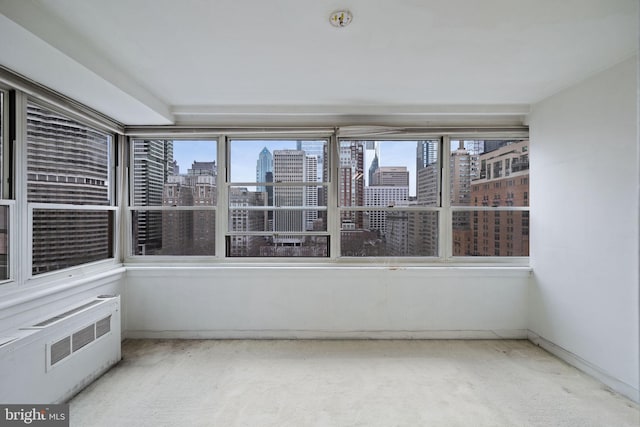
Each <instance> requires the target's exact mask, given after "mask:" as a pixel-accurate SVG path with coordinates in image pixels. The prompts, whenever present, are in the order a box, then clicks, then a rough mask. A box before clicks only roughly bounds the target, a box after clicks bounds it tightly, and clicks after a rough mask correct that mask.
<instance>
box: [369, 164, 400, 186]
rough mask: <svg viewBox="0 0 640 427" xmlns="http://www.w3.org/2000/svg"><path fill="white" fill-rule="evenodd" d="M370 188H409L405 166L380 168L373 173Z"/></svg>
mask: <svg viewBox="0 0 640 427" xmlns="http://www.w3.org/2000/svg"><path fill="white" fill-rule="evenodd" d="M369 185H370V186H372V187H375V186H388V187H409V171H408V170H407V167H406V166H381V167H378V168H377V169H376V171H375V172H374V173H373V179H372V180H371V182H370V183H369Z"/></svg>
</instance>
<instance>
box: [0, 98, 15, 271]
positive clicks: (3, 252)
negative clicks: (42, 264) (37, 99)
mask: <svg viewBox="0 0 640 427" xmlns="http://www.w3.org/2000/svg"><path fill="white" fill-rule="evenodd" d="M8 100H9V93H8V92H7V91H5V90H0V281H4V280H8V279H9V278H10V274H11V271H10V268H9V261H10V260H9V253H10V247H9V242H10V240H9V232H10V229H9V228H10V227H9V223H10V222H9V220H10V216H11V215H12V211H13V206H14V204H13V201H12V200H8V197H9V191H8V185H9V179H8V178H9V177H8V174H7V172H8V169H9V168H8V164H9V162H8V160H9V156H8V155H7V154H8V152H9V150H8V148H9V147H8V144H7V141H8V136H9V126H8V124H9V109H8V108H7V107H8Z"/></svg>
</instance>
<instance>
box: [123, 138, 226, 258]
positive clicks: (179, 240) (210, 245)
mask: <svg viewBox="0 0 640 427" xmlns="http://www.w3.org/2000/svg"><path fill="white" fill-rule="evenodd" d="M216 147H217V141H216V140H174V139H134V140H133V141H132V148H133V191H132V201H131V202H132V204H133V205H134V206H136V207H143V206H148V207H155V208H158V210H150V209H141V208H136V209H135V210H134V211H133V212H132V246H133V248H132V249H133V253H134V254H135V255H215V223H216V212H215V207H216V204H217V198H218V191H217V176H218V165H217V158H216V156H217V148H216ZM205 207H206V208H208V209H202V208H205ZM174 208H175V209H174ZM198 208H199V209H198Z"/></svg>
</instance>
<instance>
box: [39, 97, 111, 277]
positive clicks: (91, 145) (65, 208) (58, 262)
mask: <svg viewBox="0 0 640 427" xmlns="http://www.w3.org/2000/svg"><path fill="white" fill-rule="evenodd" d="M112 150H113V136H112V135H110V134H108V133H105V132H103V131H102V130H99V129H96V128H94V127H92V126H88V125H86V124H84V123H81V122H79V121H77V120H75V119H73V118H70V117H67V116H66V115H64V114H61V113H58V112H56V111H54V109H52V108H49V107H46V106H44V105H41V104H39V103H36V102H32V101H29V102H28V104H27V202H28V209H29V223H30V225H31V267H32V268H31V270H32V271H31V273H32V274H33V275H36V274H41V273H46V272H51V271H56V270H60V269H64V268H68V267H73V266H77V265H80V264H85V263H89V262H93V261H99V260H104V259H108V258H112V257H113V239H114V232H113V227H114V212H115V208H114V207H113V203H112V200H113V185H112V178H113V171H112V167H113V164H112V158H113V153H112Z"/></svg>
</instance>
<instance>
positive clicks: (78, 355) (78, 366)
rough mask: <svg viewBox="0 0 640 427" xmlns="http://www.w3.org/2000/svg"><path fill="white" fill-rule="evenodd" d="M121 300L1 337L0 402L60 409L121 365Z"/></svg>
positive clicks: (89, 305) (96, 303) (95, 303)
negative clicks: (51, 406)
mask: <svg viewBox="0 0 640 427" xmlns="http://www.w3.org/2000/svg"><path fill="white" fill-rule="evenodd" d="M120 341H121V340H120V297H119V296H112V295H103V296H98V297H96V298H92V299H91V300H88V301H83V302H80V303H78V304H74V305H73V306H71V307H68V308H67V309H65V310H62V311H61V312H58V313H52V314H51V316H47V317H45V318H43V319H39V320H38V321H37V322H33V324H31V325H27V326H25V327H23V328H21V329H17V330H15V331H9V332H5V333H3V334H2V336H0V402H2V403H20V404H38V403H41V404H49V403H61V402H64V401H66V400H68V399H69V398H71V397H72V396H74V395H75V394H76V393H77V392H79V391H80V390H82V389H83V388H84V387H86V386H87V385H88V384H90V383H91V382H92V381H93V380H94V379H96V378H97V377H99V376H100V375H102V374H103V373H104V372H106V371H107V370H108V369H109V368H110V367H111V366H113V365H114V364H116V363H117V362H118V361H119V360H120V357H121V355H120Z"/></svg>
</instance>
